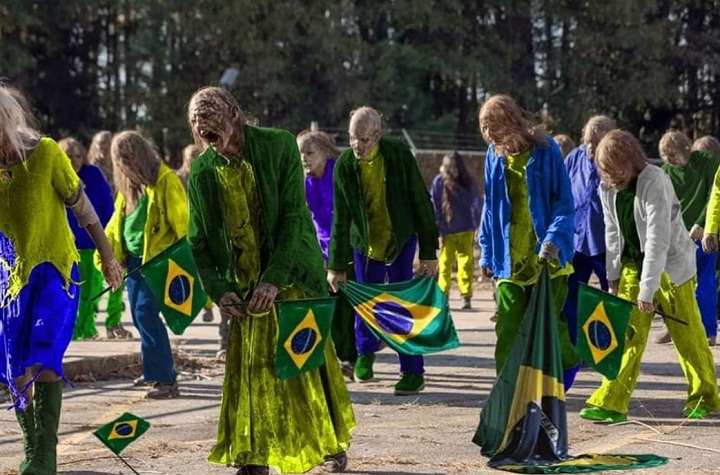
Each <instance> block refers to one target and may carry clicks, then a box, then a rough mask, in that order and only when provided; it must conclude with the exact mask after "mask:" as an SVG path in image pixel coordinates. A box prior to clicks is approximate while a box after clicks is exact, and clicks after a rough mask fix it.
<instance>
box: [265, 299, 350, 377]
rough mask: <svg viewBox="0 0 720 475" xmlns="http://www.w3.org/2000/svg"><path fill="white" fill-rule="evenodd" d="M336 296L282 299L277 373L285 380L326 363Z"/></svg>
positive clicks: (276, 360) (279, 304)
mask: <svg viewBox="0 0 720 475" xmlns="http://www.w3.org/2000/svg"><path fill="white" fill-rule="evenodd" d="M335 300H336V299H335V298H334V297H328V298H320V299H305V300H288V301H284V302H279V303H278V313H277V315H278V317H277V318H278V343H277V352H276V357H275V375H276V376H277V377H278V379H281V380H285V379H290V378H293V377H295V376H298V375H300V374H302V373H304V372H306V371H310V370H311V369H315V368H317V367H319V366H321V365H322V364H323V363H325V344H326V343H327V340H328V338H329V337H328V335H329V334H330V327H331V326H332V321H333V314H334V313H335Z"/></svg>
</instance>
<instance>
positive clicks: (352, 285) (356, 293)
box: [341, 277, 460, 355]
mask: <svg viewBox="0 0 720 475" xmlns="http://www.w3.org/2000/svg"><path fill="white" fill-rule="evenodd" d="M341 290H342V291H343V292H344V293H345V295H346V296H347V299H348V301H349V302H350V303H351V304H352V306H353V307H354V308H355V311H356V312H357V314H358V315H359V316H360V318H362V319H363V321H365V323H367V324H368V326H369V327H370V329H371V330H372V332H373V333H375V334H376V335H377V336H378V338H381V339H382V340H384V341H385V342H386V343H387V344H388V345H389V346H390V347H391V348H393V349H394V350H395V351H397V352H399V353H402V354H405V355H424V354H427V353H435V352H438V351H445V350H450V349H452V348H457V347H458V346H459V345H460V342H459V340H458V337H457V332H456V331H455V326H454V325H453V321H452V316H451V315H450V309H449V308H448V303H447V298H446V297H445V294H443V292H442V290H440V287H438V285H437V283H436V282H435V280H434V279H433V278H431V277H418V278H416V279H414V280H411V281H409V282H400V283H396V284H360V283H358V282H353V281H350V282H348V283H347V285H346V286H344V287H341Z"/></svg>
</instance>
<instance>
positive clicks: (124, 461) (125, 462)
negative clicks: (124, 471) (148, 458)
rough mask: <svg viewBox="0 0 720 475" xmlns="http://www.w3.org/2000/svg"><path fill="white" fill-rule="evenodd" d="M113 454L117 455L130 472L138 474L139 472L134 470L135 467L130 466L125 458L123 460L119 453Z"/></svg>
mask: <svg viewBox="0 0 720 475" xmlns="http://www.w3.org/2000/svg"><path fill="white" fill-rule="evenodd" d="M115 455H117V458H119V459H120V460H121V461H122V463H124V464H125V465H127V468H129V469H130V470H132V472H133V473H134V474H135V475H140V474H139V473H138V471H137V470H135V469H134V468H133V467H132V465H130V464H129V463H128V462H127V460H125V459H124V458H122V457H121V456H120V455H119V454H115Z"/></svg>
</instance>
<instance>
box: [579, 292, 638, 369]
mask: <svg viewBox="0 0 720 475" xmlns="http://www.w3.org/2000/svg"><path fill="white" fill-rule="evenodd" d="M632 309H633V304H632V303H631V302H628V301H626V300H623V299H621V298H618V297H615V296H614V295H610V294H608V293H607V292H603V291H602V290H599V289H595V288H593V287H590V286H589V285H585V284H583V283H580V288H579V290H578V312H577V316H578V328H579V329H580V331H579V332H578V341H577V347H576V349H577V353H578V355H579V356H580V357H581V358H582V359H583V360H584V361H585V362H586V363H587V364H589V365H590V366H592V367H593V368H595V370H597V371H598V372H599V373H600V374H602V375H603V376H605V377H606V378H608V379H610V380H613V379H615V378H617V375H618V373H619V372H620V364H621V363H622V356H623V352H624V351H625V332H626V331H627V327H628V323H629V321H630V313H631V312H632Z"/></svg>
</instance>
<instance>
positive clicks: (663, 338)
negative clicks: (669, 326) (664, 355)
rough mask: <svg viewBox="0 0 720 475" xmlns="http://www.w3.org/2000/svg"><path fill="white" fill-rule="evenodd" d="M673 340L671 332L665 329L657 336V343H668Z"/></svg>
mask: <svg viewBox="0 0 720 475" xmlns="http://www.w3.org/2000/svg"><path fill="white" fill-rule="evenodd" d="M671 341H672V339H671V338H670V332H669V331H667V330H665V331H664V332H663V333H662V334H661V335H660V336H659V337H657V338H655V343H657V344H659V345H667V344H668V343H670V342H671Z"/></svg>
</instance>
